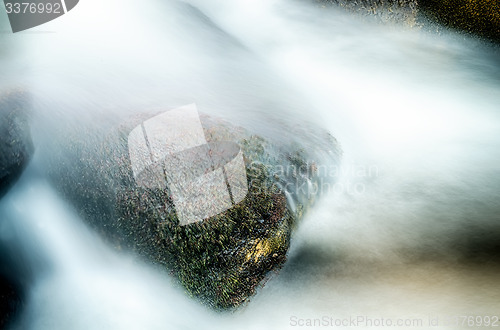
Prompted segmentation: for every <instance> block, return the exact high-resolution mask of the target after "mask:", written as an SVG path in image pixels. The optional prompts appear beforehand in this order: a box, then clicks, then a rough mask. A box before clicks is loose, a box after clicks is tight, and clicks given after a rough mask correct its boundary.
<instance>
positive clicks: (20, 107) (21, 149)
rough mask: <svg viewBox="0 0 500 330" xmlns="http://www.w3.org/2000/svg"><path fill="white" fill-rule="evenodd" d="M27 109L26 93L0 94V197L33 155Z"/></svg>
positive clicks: (28, 107) (28, 102)
mask: <svg viewBox="0 0 500 330" xmlns="http://www.w3.org/2000/svg"><path fill="white" fill-rule="evenodd" d="M29 109H30V97H29V95H28V94H27V93H25V92H20V91H15V92H7V93H3V94H0V197H2V196H3V195H4V194H5V193H6V192H7V190H8V189H9V188H10V187H11V186H12V185H13V184H14V182H15V181H16V180H17V179H18V178H19V176H20V175H21V173H22V172H23V170H24V168H25V167H26V165H27V163H28V161H29V160H30V158H31V155H32V154H33V143H32V140H31V133H30V127H29V123H28V115H29Z"/></svg>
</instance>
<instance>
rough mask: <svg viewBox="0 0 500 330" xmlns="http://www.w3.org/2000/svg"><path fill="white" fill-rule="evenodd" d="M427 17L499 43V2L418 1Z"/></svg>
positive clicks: (484, 0)
mask: <svg viewBox="0 0 500 330" xmlns="http://www.w3.org/2000/svg"><path fill="white" fill-rule="evenodd" d="M419 5H420V7H421V8H422V9H423V11H424V12H425V13H426V15H427V16H429V17H430V18H432V19H433V20H435V21H437V22H439V23H441V24H443V25H445V26H447V27H450V28H454V29H458V30H462V31H465V32H468V33H472V34H475V35H479V36H483V37H486V38H488V39H491V40H494V41H496V42H499V41H500V1H498V0H419Z"/></svg>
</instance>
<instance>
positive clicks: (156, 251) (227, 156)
mask: <svg viewBox="0 0 500 330" xmlns="http://www.w3.org/2000/svg"><path fill="white" fill-rule="evenodd" d="M161 116H162V115H161V114H158V113H154V114H151V113H150V114H141V115H137V116H135V117H134V118H129V119H126V120H124V121H123V122H122V123H121V124H119V125H115V126H114V127H111V128H110V126H108V127H107V129H106V131H104V130H101V129H100V128H98V127H86V128H85V129H83V130H82V131H80V132H77V131H76V130H72V131H71V133H70V132H68V133H67V135H66V136H65V139H64V142H63V143H62V145H61V146H59V147H58V148H57V150H58V152H59V154H53V155H51V159H52V160H53V161H54V163H52V165H50V176H51V178H52V180H53V181H54V183H55V185H56V187H58V188H59V190H60V191H61V193H62V194H63V195H64V197H66V198H67V199H68V200H70V201H72V202H73V204H74V205H75V206H76V209H77V210H78V211H79V212H80V213H81V215H82V217H84V218H85V219H86V220H87V221H88V222H89V223H90V224H91V226H92V227H93V228H94V229H95V230H96V231H97V232H99V233H101V234H102V235H103V236H104V237H106V238H107V239H108V240H109V242H111V244H112V245H114V246H115V247H116V248H117V249H123V250H127V251H134V252H135V253H137V254H138V255H140V256H143V257H145V258H147V259H148V260H150V261H152V262H153V263H155V264H158V265H161V266H162V267H166V269H168V270H169V271H170V272H171V273H172V274H173V275H174V276H175V277H176V278H177V279H178V280H179V283H180V284H181V285H182V286H183V287H184V288H185V289H186V291H187V292H188V293H189V294H190V295H192V296H194V297H197V298H199V299H200V300H201V301H202V302H203V303H205V304H207V305H210V306H211V307H214V308H217V309H219V308H222V309H224V308H231V307H235V306H238V305H240V304H241V303H242V302H244V301H245V300H246V299H247V298H248V297H249V296H251V295H252V294H253V293H254V292H255V290H256V288H257V287H258V285H259V283H262V282H263V280H264V279H265V278H267V276H268V274H269V273H270V271H272V270H276V269H279V267H280V266H281V265H282V264H283V263H284V262H285V260H286V254H287V251H288V248H289V245H290V235H291V232H292V230H293V228H294V226H295V225H296V223H297V221H298V219H300V218H301V217H302V216H303V214H304V211H306V210H307V209H308V208H309V207H310V206H311V205H312V204H313V203H314V201H315V199H316V198H317V197H318V195H319V194H320V192H321V190H327V189H328V187H327V186H325V185H326V184H332V183H333V181H334V178H333V177H329V174H331V173H328V171H326V170H325V167H324V166H323V165H325V164H330V165H333V164H337V162H338V160H339V157H340V154H339V147H338V145H337V144H336V141H335V139H334V138H333V137H331V136H330V135H329V134H328V133H326V132H324V131H322V130H320V129H318V128H311V127H307V126H306V125H304V126H303V127H295V128H294V129H293V130H292V129H291V128H290V127H286V126H283V127H282V128H280V129H279V130H277V131H278V132H279V135H280V136H279V138H277V137H272V136H264V135H255V134H252V133H250V132H249V131H247V130H246V129H244V128H241V127H238V126H235V125H231V124H229V123H228V122H226V121H223V120H220V119H217V118H213V117H210V116H204V115H201V117H199V118H200V120H201V121H200V124H201V126H200V132H201V136H202V138H203V139H206V142H207V143H206V144H204V145H201V146H197V147H195V148H191V149H188V150H186V151H183V152H179V153H177V154H175V155H174V154H171V155H174V156H167V157H166V158H162V157H163V156H162V157H160V158H161V161H159V162H156V163H155V159H154V158H155V157H156V156H158V155H157V154H156V153H160V154H161V153H162V151H159V152H157V151H158V150H157V149H158V148H161V146H160V147H155V144H156V143H157V142H158V141H154V136H153V135H154V134H160V135H161V134H163V133H161V132H171V131H172V130H173V131H175V129H177V128H175V127H179V126H182V125H183V124H180V123H179V121H182V118H180V119H179V120H174V121H171V122H170V123H163V124H161V125H156V127H153V126H152V125H150V122H151V120H156V119H155V118H160V117H161ZM169 124H170V125H173V126H169ZM162 125H164V126H162ZM169 127H170V128H169ZM155 129H156V132H154V130H155ZM193 129H194V130H195V129H196V128H190V130H189V132H192V130H193ZM143 134H145V135H143ZM165 134H167V133H165ZM172 134H173V133H172ZM174 135H175V134H174ZM174 135H171V136H174ZM188 135H189V134H188ZM143 136H146V137H147V138H146V140H148V143H147V146H146V143H144V148H143V149H140V148H139V149H138V148H136V147H140V143H139V142H137V141H141V140H142V139H143ZM191 138H192V137H189V136H188V137H185V136H181V135H177V136H176V137H175V139H174V142H173V143H174V144H175V143H177V142H179V141H182V140H190V139H191ZM134 141H135V142H134ZM304 141H305V142H304ZM171 142H172V141H167V143H166V146H165V148H166V149H168V148H175V146H173V144H172V143H171ZM155 148H156V149H155ZM148 149H149V150H148ZM53 150H54V149H53ZM138 150H139V151H138ZM141 150H144V151H145V153H144V158H143V159H142V160H144V162H145V164H146V163H147V164H146V165H144V166H142V167H141V165H140V162H141V161H142V160H141V159H139V161H137V155H140V153H141ZM150 157H151V158H150ZM160 158H159V159H160ZM138 164H139V165H138ZM240 165H241V166H240ZM238 166H240V168H241V169H242V172H240V173H237V171H236V172H235V170H234V169H235V168H236V167H238ZM321 168H322V169H323V173H320V169H321ZM216 171H219V172H218V173H220V174H221V173H223V174H224V176H225V178H226V181H225V183H224V181H223V179H221V180H219V183H221V182H222V184H223V187H224V188H223V189H212V190H210V189H211V188H213V187H210V185H212V184H214V185H216V184H217V182H216V181H217V179H211V180H209V181H208V182H207V181H202V182H201V183H200V181H196V180H197V179H198V178H202V177H203V178H206V177H207V176H209V175H211V174H213V173H215V172H216ZM174 172H175V173H181V174H178V178H180V179H179V180H178V181H177V183H174V181H175V180H177V179H176V176H175V175H177V174H175V173H174ZM241 173H243V180H241V175H240V174H241ZM232 174H235V175H232ZM221 178H222V177H221ZM193 180H194V181H193ZM238 180H239V181H238ZM193 182H194V184H193ZM167 183H168V184H167ZM177 184H179V186H176V185H177ZM175 187H177V188H175ZM226 188H227V191H229V192H230V202H231V204H230V206H229V207H223V208H222V209H220V206H221V205H223V204H224V201H223V200H224V198H226V202H229V199H228V195H226V193H225V191H226ZM183 189H184V190H183ZM198 189H199V191H198ZM246 190H247V192H246ZM245 192H246V193H245ZM179 194H181V195H182V194H183V195H182V196H181V197H180V198H177V197H176V196H178V195H179ZM224 196H225V197H224ZM190 198H191V199H192V202H189V199H190ZM185 200H188V203H187V206H186V204H182V203H183V202H185ZM181 204H182V205H181ZM217 207H219V210H218V211H217V210H215V211H214V210H213V209H217ZM190 212H191V213H190ZM200 212H201V213H203V214H202V215H201V216H199V220H202V221H192V220H193V219H192V218H189V216H186V214H200Z"/></svg>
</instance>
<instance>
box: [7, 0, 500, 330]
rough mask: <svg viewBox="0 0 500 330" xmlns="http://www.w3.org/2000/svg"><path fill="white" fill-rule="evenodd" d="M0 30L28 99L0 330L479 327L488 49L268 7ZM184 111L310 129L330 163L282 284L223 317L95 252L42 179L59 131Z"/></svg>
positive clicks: (128, 6) (102, 250) (302, 9)
mask: <svg viewBox="0 0 500 330" xmlns="http://www.w3.org/2000/svg"><path fill="white" fill-rule="evenodd" d="M4 16H5V15H3V14H2V15H0V17H1V18H0V30H1V31H0V32H1V34H0V42H1V44H2V47H1V49H0V77H1V79H0V87H1V88H2V89H7V88H12V87H13V86H17V87H21V88H24V89H27V90H29V91H30V92H31V93H33V95H34V113H33V117H34V119H33V127H32V131H33V135H34V141H35V145H36V146H37V153H36V155H35V157H34V160H33V161H32V163H31V164H30V167H29V168H28V169H27V171H26V173H25V174H24V175H23V177H22V179H21V181H20V182H19V183H18V184H17V185H16V186H15V187H14V189H13V190H12V191H11V192H10V193H9V195H7V196H6V197H5V198H4V199H3V200H2V201H1V202H0V215H1V218H2V219H3V221H2V224H1V227H0V229H1V233H2V234H1V235H0V239H1V240H2V243H4V245H7V246H9V247H10V250H9V253H11V254H14V255H18V257H19V260H21V261H20V262H21V263H22V264H23V265H24V266H23V267H21V269H28V270H29V271H28V272H29V273H30V274H33V275H32V277H33V279H32V280H31V281H30V283H31V285H30V286H29V287H28V288H27V289H28V295H27V300H26V306H25V308H24V309H23V310H22V311H21V313H20V315H19V317H18V320H17V321H16V322H14V324H13V325H12V329H37V330H38V329H50V330H52V329H61V330H62V329H138V328H141V329H200V328H201V329H212V328H214V329H215V328H216V329H226V328H227V329H229V328H231V329H234V328H238V329H294V328H304V327H300V326H298V324H296V325H294V320H298V319H301V320H306V319H315V318H322V317H323V316H328V317H336V318H351V317H353V318H357V317H358V316H366V317H372V318H374V319H375V318H376V319H380V318H385V319H388V318H390V319H394V320H396V319H420V320H423V321H422V322H423V323H422V325H418V324H417V325H413V326H408V328H426V327H428V326H429V317H430V318H431V319H432V318H436V317H437V318H439V319H440V321H441V323H440V325H441V326H442V328H449V329H454V328H456V327H455V326H453V325H448V326H446V325H445V324H444V320H445V319H446V318H447V317H452V316H456V315H499V307H500V303H499V302H500V299H499V298H500V285H499V284H500V283H499V281H498V276H497V274H498V260H499V255H500V251H498V248H499V245H500V244H499V242H500V219H499V214H500V212H499V211H500V204H499V197H500V191H499V190H500V175H499V174H500V167H499V165H498V161H499V160H500V148H499V147H500V137H499V135H498V130H499V128H500V114H499V110H500V109H499V104H500V56H499V49H498V47H495V46H491V45H488V44H486V43H484V42H481V41H479V40H475V39H473V38H470V37H464V36H461V35H458V34H456V33H453V32H440V33H439V34H437V33H433V32H432V29H431V28H429V29H418V28H414V29H410V28H407V27H405V26H403V25H377V24H375V23H372V22H370V21H367V20H361V19H359V18H357V17H354V16H349V15H346V14H345V13H343V12H341V11H337V10H335V9H322V8H320V7H317V6H315V5H313V4H309V3H307V2H295V1H284V0H283V1H279V0H267V1H264V0H253V1H244V0H233V1H227V0H226V1H223V0H210V1H209V0H203V1H197V0H192V1H186V2H185V3H184V2H171V1H164V2H148V3H145V2H143V3H138V2H136V1H129V0H122V1H115V0H108V1H105V2H104V1H97V0H85V1H81V2H80V3H79V4H78V6H77V7H75V9H73V10H72V11H71V12H70V13H68V14H66V15H64V16H63V17H61V18H59V19H57V20H54V21H52V22H50V23H47V24H45V25H42V26H40V27H37V28H35V29H33V30H28V31H26V32H22V33H18V34H11V33H9V27H8V25H7V22H6V17H4ZM193 102H196V104H197V106H198V108H199V109H200V111H202V112H207V113H212V114H217V115H220V116H223V117H225V118H227V119H229V120H231V121H232V122H235V123H238V124H242V125H244V126H246V127H248V128H250V129H254V130H255V131H257V132H259V131H265V132H266V133H269V132H272V133H273V134H276V135H278V136H279V134H280V128H279V127H280V126H279V125H275V123H276V122H279V121H287V122H291V123H293V124H300V123H301V122H303V121H312V122H314V123H315V124H316V125H318V126H320V127H322V128H325V129H327V130H328V131H330V132H331V134H332V135H333V136H335V137H336V138H337V140H338V141H339V143H340V144H341V146H342V149H343V152H344V156H343V160H342V168H340V169H339V168H333V169H331V170H334V171H336V172H337V173H340V174H341V176H340V178H339V182H338V184H337V185H336V186H335V189H334V190H333V191H332V192H330V193H329V194H327V195H326V196H323V197H322V199H321V200H320V202H319V204H318V205H317V206H316V207H315V209H314V210H312V211H311V212H310V213H309V214H308V215H307V217H306V218H305V219H304V220H303V222H302V223H301V225H300V227H299V229H298V231H297V232H296V233H295V236H294V238H293V240H292V247H291V250H290V253H289V260H288V262H287V264H286V265H285V267H284V268H283V269H282V270H281V271H280V272H279V273H278V274H276V275H274V276H272V278H271V279H270V280H269V281H268V282H267V283H266V285H265V286H264V287H263V288H261V289H260V290H259V292H258V293H257V294H256V295H255V296H254V297H252V299H251V300H250V302H249V303H248V304H247V305H245V306H243V307H242V308H240V309H239V310H237V311H235V312H234V313H229V314H216V313H214V312H212V311H209V310H206V309H205V308H204V307H202V306H200V305H199V304H198V303H197V302H195V301H191V300H190V299H189V298H187V297H186V296H185V295H184V293H183V292H182V291H181V289H179V288H175V287H174V285H173V284H172V282H171V280H170V278H169V276H168V275H167V274H166V273H164V271H162V270H161V269H156V268H153V267H151V266H150V265H146V264H143V263H142V262H141V261H139V260H136V259H135V258H134V257H133V256H129V255H127V254H126V253H117V252H115V251H113V250H111V249H110V248H108V247H107V246H106V244H105V243H103V242H102V241H101V240H100V239H99V238H98V237H96V235H95V234H93V233H92V232H91V231H90V230H89V229H87V228H86V227H85V225H84V223H83V221H82V220H81V219H79V218H78V216H77V215H76V212H75V210H73V209H72V208H71V206H70V205H68V204H67V203H66V202H65V201H64V200H61V199H60V198H59V197H58V194H57V192H56V191H55V190H54V189H53V188H52V187H51V186H50V184H49V183H48V182H47V181H46V179H45V177H44V174H43V173H44V164H45V160H46V159H48V158H50V157H51V152H53V151H54V150H53V148H55V146H56V145H57V143H56V140H57V139H60V138H64V136H60V135H56V134H55V133H54V132H56V131H60V130H61V128H64V129H63V130H62V131H66V132H67V131H71V130H72V128H73V127H75V126H74V125H79V126H80V125H90V124H92V125H95V124H96V123H98V124H99V125H100V124H101V123H102V125H105V124H106V123H109V122H110V121H111V120H113V119H114V118H119V117H123V116H127V115H129V114H131V113H134V112H135V111H141V110H142V109H149V108H152V107H165V108H172V107H175V106H179V105H184V104H190V103H193ZM82 138H84V137H82ZM304 143H307V141H304ZM322 327H328V326H322ZM322 327H316V328H322ZM341 327H344V328H357V327H361V325H359V324H358V325H357V326H356V325H353V324H346V325H344V326H341ZM366 327H367V328H370V326H366ZM373 327H376V326H373ZM308 328H314V327H308Z"/></svg>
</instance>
